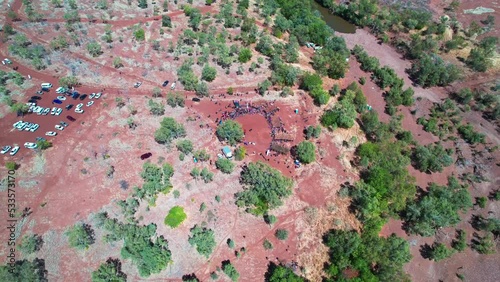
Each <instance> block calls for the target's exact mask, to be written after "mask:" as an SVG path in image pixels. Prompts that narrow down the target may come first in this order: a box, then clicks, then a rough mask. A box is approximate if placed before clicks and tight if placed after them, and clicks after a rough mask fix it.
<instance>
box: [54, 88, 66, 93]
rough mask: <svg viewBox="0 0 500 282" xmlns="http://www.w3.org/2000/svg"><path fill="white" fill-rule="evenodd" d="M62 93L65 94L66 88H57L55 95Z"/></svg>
mask: <svg viewBox="0 0 500 282" xmlns="http://www.w3.org/2000/svg"><path fill="white" fill-rule="evenodd" d="M64 92H66V88H64V87H58V88H57V89H56V93H57V94H62V93H64Z"/></svg>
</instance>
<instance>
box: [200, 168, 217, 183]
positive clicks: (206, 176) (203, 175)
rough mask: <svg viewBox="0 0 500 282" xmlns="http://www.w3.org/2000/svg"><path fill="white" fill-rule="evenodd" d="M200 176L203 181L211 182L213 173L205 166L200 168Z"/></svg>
mask: <svg viewBox="0 0 500 282" xmlns="http://www.w3.org/2000/svg"><path fill="white" fill-rule="evenodd" d="M200 176H201V178H202V179H203V181H205V183H209V182H212V180H213V179H214V173H213V172H211V171H209V170H208V169H207V168H206V167H204V168H203V169H202V170H201V172H200Z"/></svg>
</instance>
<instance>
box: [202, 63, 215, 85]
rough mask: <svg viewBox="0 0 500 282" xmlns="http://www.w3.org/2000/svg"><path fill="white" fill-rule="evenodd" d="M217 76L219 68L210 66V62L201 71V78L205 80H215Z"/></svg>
mask: <svg viewBox="0 0 500 282" xmlns="http://www.w3.org/2000/svg"><path fill="white" fill-rule="evenodd" d="M216 76H217V70H216V69H215V68H214V67H211V66H209V65H208V64H206V65H205V67H203V69H202V71H201V79H203V80H205V81H209V82H210V81H213V80H214V79H215V77H216Z"/></svg>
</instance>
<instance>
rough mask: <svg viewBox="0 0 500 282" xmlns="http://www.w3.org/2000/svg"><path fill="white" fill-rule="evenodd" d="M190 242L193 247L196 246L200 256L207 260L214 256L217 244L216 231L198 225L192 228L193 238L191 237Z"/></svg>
mask: <svg viewBox="0 0 500 282" xmlns="http://www.w3.org/2000/svg"><path fill="white" fill-rule="evenodd" d="M188 241H189V244H191V246H196V251H197V252H198V253H199V254H200V255H202V256H204V257H206V258H208V257H209V256H210V254H212V252H213V250H214V248H215V245H216V244H217V243H216V242H215V235H214V231H213V230H211V229H207V228H202V227H199V226H198V225H195V226H194V227H193V228H191V236H189V239H188Z"/></svg>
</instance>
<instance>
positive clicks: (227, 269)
mask: <svg viewBox="0 0 500 282" xmlns="http://www.w3.org/2000/svg"><path fill="white" fill-rule="evenodd" d="M222 271H223V272H224V273H225V274H226V275H227V276H228V277H229V278H231V280H232V281H233V282H236V281H238V279H239V278H240V274H239V273H238V271H237V270H236V268H234V266H233V265H232V264H231V262H230V261H228V260H227V261H224V262H222Z"/></svg>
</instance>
